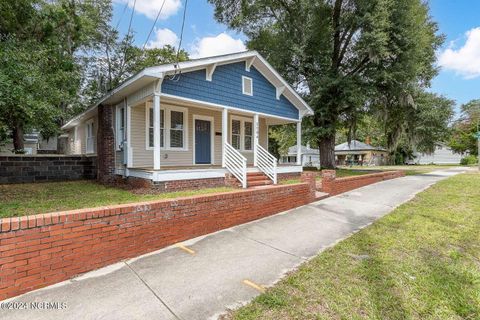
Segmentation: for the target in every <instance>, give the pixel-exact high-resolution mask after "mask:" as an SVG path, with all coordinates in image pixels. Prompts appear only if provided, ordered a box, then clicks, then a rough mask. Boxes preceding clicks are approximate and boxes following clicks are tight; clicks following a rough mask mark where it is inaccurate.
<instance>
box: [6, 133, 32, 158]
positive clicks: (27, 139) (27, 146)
mask: <svg viewBox="0 0 480 320" xmlns="http://www.w3.org/2000/svg"><path fill="white" fill-rule="evenodd" d="M38 140H39V134H38V133H25V134H24V135H23V151H24V153H23V154H28V155H34V154H37V150H38ZM12 150H13V143H12V142H7V143H6V144H5V145H2V146H0V156H9V155H14V153H13V152H12Z"/></svg>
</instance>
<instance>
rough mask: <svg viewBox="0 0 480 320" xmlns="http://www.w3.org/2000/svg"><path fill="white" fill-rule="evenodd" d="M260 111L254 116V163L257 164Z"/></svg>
mask: <svg viewBox="0 0 480 320" xmlns="http://www.w3.org/2000/svg"><path fill="white" fill-rule="evenodd" d="M258 130H259V123H258V113H255V115H254V116H253V165H254V166H255V167H256V166H257V145H258Z"/></svg>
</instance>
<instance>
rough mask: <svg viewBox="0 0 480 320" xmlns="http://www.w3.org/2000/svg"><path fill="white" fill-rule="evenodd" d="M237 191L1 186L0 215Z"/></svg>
mask: <svg viewBox="0 0 480 320" xmlns="http://www.w3.org/2000/svg"><path fill="white" fill-rule="evenodd" d="M233 190H234V189H233V188H210V189H202V190H192V191H179V192H171V193H161V194H149V195H141V194H134V193H132V192H130V191H128V190H123V189H119V188H113V187H106V186H103V185H101V184H98V183H95V182H92V181H71V182H49V183H37V184H34V183H29V184H10V185H0V218H1V217H12V216H22V215H30V214H38V213H46V212H53V211H60V210H70V209H80V208H92V207H98V206H105V205H112V204H121V203H129V202H137V201H145V200H156V199H169V198H178V197H185V196H192V195H198V194H208V193H216V192H227V191H233Z"/></svg>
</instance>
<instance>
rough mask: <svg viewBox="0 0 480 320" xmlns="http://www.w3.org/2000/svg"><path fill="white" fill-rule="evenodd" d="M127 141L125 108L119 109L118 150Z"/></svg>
mask: <svg viewBox="0 0 480 320" xmlns="http://www.w3.org/2000/svg"><path fill="white" fill-rule="evenodd" d="M124 140H125V108H124V107H121V108H118V109H117V148H121V147H122V145H123V141H124Z"/></svg>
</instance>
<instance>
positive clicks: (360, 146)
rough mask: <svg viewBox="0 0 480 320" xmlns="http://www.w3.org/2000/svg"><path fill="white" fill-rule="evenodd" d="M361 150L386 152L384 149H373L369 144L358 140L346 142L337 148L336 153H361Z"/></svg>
mask: <svg viewBox="0 0 480 320" xmlns="http://www.w3.org/2000/svg"><path fill="white" fill-rule="evenodd" d="M359 150H381V151H385V149H383V148H382V147H373V146H371V145H369V144H366V143H363V142H360V141H358V140H352V141H350V144H349V143H348V142H344V143H341V144H338V145H336V146H335V151H359Z"/></svg>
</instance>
